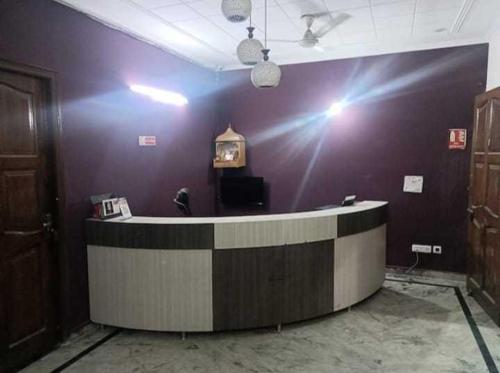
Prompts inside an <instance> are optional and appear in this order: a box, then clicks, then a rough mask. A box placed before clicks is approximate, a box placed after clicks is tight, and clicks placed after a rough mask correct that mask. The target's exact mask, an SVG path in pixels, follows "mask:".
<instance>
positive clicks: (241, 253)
mask: <svg viewBox="0 0 500 373" xmlns="http://www.w3.org/2000/svg"><path fill="white" fill-rule="evenodd" d="M213 279H214V280H213V281H214V286H213V294H214V295H213V296H214V300H213V302H214V306H213V307H214V329H215V330H225V329H247V328H256V327H262V326H270V325H277V324H279V323H281V308H282V294H283V291H282V290H283V247H282V246H277V247H262V248H248V249H221V250H214V254H213Z"/></svg>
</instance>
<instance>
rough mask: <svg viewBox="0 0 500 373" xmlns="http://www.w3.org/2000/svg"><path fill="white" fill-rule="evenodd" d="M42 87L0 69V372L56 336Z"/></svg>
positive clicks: (51, 186)
mask: <svg viewBox="0 0 500 373" xmlns="http://www.w3.org/2000/svg"><path fill="white" fill-rule="evenodd" d="M46 90H47V86H46V85H45V83H44V81H43V80H39V79H37V78H34V77H30V76H28V75H22V74H19V73H13V72H7V71H3V70H0V371H7V372H8V371H14V370H15V369H16V368H18V367H20V366H22V365H25V364H27V363H28V362H30V361H31V360H33V359H34V358H36V357H38V356H40V355H41V354H43V353H44V352H46V351H48V350H49V349H50V348H52V347H53V345H54V344H55V341H56V307H55V302H56V276H55V265H54V263H55V258H54V256H55V250H54V247H53V242H52V234H51V227H50V219H51V217H50V215H49V214H54V203H55V198H54V197H55V196H54V181H55V180H54V176H55V175H54V172H53V163H52V161H51V160H52V158H53V157H52V148H51V146H49V145H50V138H51V135H50V132H49V124H48V123H47V118H48V117H49V116H48V114H47V113H48V111H47V110H48V105H47V100H46V97H47V96H48V95H47V91H46ZM46 111H47V112H46Z"/></svg>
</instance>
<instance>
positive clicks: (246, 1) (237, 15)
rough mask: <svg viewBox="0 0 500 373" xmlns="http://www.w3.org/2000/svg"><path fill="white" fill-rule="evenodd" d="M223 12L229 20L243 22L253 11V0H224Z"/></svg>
mask: <svg viewBox="0 0 500 373" xmlns="http://www.w3.org/2000/svg"><path fill="white" fill-rule="evenodd" d="M221 9H222V14H224V17H226V19H227V20H228V21H229V22H234V23H237V22H243V21H245V20H246V19H247V18H248V17H249V16H250V13H251V12H252V2H251V0H222V4H221Z"/></svg>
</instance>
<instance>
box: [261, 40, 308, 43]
mask: <svg viewBox="0 0 500 373" xmlns="http://www.w3.org/2000/svg"><path fill="white" fill-rule="evenodd" d="M267 41H268V42H275V43H298V42H299V41H301V40H284V39H268V40H267Z"/></svg>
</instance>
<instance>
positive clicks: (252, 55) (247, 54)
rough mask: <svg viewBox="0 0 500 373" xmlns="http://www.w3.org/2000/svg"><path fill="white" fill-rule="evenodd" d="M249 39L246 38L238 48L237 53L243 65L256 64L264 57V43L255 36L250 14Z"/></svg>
mask: <svg viewBox="0 0 500 373" xmlns="http://www.w3.org/2000/svg"><path fill="white" fill-rule="evenodd" d="M247 30H248V39H244V40H242V41H241V42H240V44H238V47H237V48H236V55H237V56H238V59H239V60H240V62H241V63H242V64H243V65H250V66H252V65H255V64H257V63H258V62H259V61H260V60H261V59H262V49H264V46H263V45H262V43H261V42H260V41H259V40H257V39H254V38H253V30H255V27H252V15H250V26H249V27H247Z"/></svg>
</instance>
